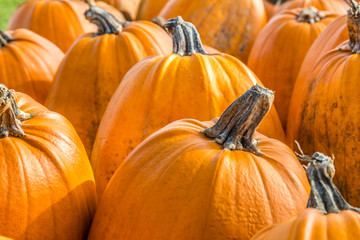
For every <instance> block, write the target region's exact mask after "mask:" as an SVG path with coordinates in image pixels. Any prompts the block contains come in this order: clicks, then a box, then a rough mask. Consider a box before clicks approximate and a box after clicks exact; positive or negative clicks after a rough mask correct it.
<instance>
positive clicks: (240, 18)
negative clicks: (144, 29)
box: [159, 0, 266, 62]
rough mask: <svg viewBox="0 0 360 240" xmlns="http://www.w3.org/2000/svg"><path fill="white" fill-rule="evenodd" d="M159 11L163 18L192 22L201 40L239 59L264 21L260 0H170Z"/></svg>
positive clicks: (242, 59) (243, 59)
mask: <svg viewBox="0 0 360 240" xmlns="http://www.w3.org/2000/svg"><path fill="white" fill-rule="evenodd" d="M159 15H160V16H161V17H164V18H166V19H169V18H175V17H177V16H182V17H183V18H184V20H186V21H189V22H192V23H193V24H194V25H195V26H196V28H197V29H198V31H199V33H200V35H201V36H202V39H203V42H204V44H206V45H209V46H211V47H214V48H216V49H218V50H219V51H221V52H225V53H228V54H231V55H233V56H235V57H237V58H239V59H240V60H241V61H243V62H246V61H247V58H248V56H249V53H250V50H251V46H252V45H253V42H254V40H255V38H256V36H257V35H258V33H259V32H260V30H261V29H262V28H263V27H264V26H265V24H266V13H265V9H264V4H263V2H262V0H231V1H223V0H204V1H188V0H170V1H168V3H167V4H166V5H165V6H164V8H163V9H162V10H161V12H160V14H159Z"/></svg>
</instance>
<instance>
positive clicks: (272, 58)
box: [248, 8, 338, 128]
mask: <svg viewBox="0 0 360 240" xmlns="http://www.w3.org/2000/svg"><path fill="white" fill-rule="evenodd" d="M302 11H303V9H302V8H297V9H292V10H288V11H284V12H281V13H278V14H277V15H276V16H274V17H273V18H272V19H271V21H270V22H269V23H268V24H267V25H266V26H265V27H264V29H263V30H262V31H261V32H260V34H259V35H258V37H257V38H256V40H255V43H254V45H253V48H252V50H251V52H250V56H249V61H248V66H249V68H250V69H251V70H253V71H254V73H255V74H256V75H257V76H258V77H259V79H260V80H261V81H262V82H263V83H264V85H265V86H266V87H268V88H270V89H271V90H274V91H275V92H276V98H275V102H274V104H275V107H276V109H277V111H278V114H279V117H280V120H281V123H282V125H283V127H284V128H286V123H287V116H288V109H289V103H290V98H291V93H292V89H293V86H294V84H295V80H296V77H297V75H298V72H299V70H300V67H301V64H302V62H303V59H304V58H305V56H306V53H307V51H308V50H309V48H310V47H311V45H312V43H313V42H314V41H315V39H316V38H317V36H318V35H319V34H320V33H321V31H322V30H323V29H324V28H325V27H326V26H327V25H328V24H329V23H330V22H332V21H333V20H334V19H335V18H336V17H337V16H338V15H337V14H334V13H324V14H325V17H324V18H322V19H321V20H320V21H318V22H315V23H307V22H300V21H299V20H298V15H299V14H300V13H301V12H302ZM294 46H296V47H294Z"/></svg>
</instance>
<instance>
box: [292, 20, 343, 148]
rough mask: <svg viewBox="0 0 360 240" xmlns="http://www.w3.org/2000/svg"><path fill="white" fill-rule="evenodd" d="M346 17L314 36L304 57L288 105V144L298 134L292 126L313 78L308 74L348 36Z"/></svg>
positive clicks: (297, 118)
mask: <svg viewBox="0 0 360 240" xmlns="http://www.w3.org/2000/svg"><path fill="white" fill-rule="evenodd" d="M346 19H347V18H346V15H343V16H341V17H338V18H337V19H336V20H334V21H333V22H332V23H330V24H329V25H328V26H327V27H326V28H325V29H324V30H323V31H322V32H321V33H320V35H319V36H318V37H317V38H316V40H315V41H314V43H313V44H312V45H311V47H310V49H309V51H308V52H307V54H306V57H305V58H304V61H303V64H302V65H301V68H300V71H299V74H298V76H297V78H296V81H295V84H294V88H293V92H292V95H291V100H290V105H289V106H290V107H289V114H288V121H287V135H286V136H287V138H288V144H289V145H292V143H293V142H294V140H296V139H297V136H298V133H295V132H294V129H295V127H294V126H297V125H298V124H299V122H301V115H300V114H301V113H300V111H299V110H300V107H299V106H301V105H302V104H303V102H304V97H305V94H306V91H307V89H308V88H309V86H310V85H311V84H312V81H313V79H311V78H309V77H310V76H309V75H311V72H312V69H313V67H314V66H315V65H316V63H317V61H318V59H320V58H321V57H322V56H323V55H325V53H326V52H328V51H330V50H332V49H334V48H336V46H338V45H339V44H340V43H342V42H343V41H345V40H347V39H348V38H349V32H348V29H347V24H346Z"/></svg>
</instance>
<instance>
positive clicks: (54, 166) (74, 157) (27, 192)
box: [0, 84, 97, 240]
mask: <svg viewBox="0 0 360 240" xmlns="http://www.w3.org/2000/svg"><path fill="white" fill-rule="evenodd" d="M16 96H17V97H16ZM0 102H1V106H0V113H1V128H0V136H1V138H0V171H1V173H0V174H1V178H2V181H1V184H0V190H1V192H2V194H1V195H0V226H1V228H0V234H1V235H4V236H7V237H11V238H14V239H34V240H38V239H84V238H85V237H86V236H87V232H88V229H89V227H90V223H91V220H92V218H93V215H94V214H95V209H96V205H97V201H96V192H95V182H94V177H93V173H92V170H91V166H90V163H89V160H88V157H87V155H86V152H85V149H84V147H83V145H82V143H81V141H80V138H79V137H78V136H77V134H76V131H75V129H74V128H73V127H72V125H71V124H70V122H69V121H67V120H66V119H65V118H64V117H63V116H61V115H60V114H57V113H55V112H50V111H48V110H47V109H46V108H45V107H44V106H42V105H40V104H39V103H37V102H35V101H34V100H33V99H32V98H30V97H29V96H27V95H25V94H21V93H17V94H16V95H15V93H14V91H12V90H8V89H7V88H6V87H5V86H4V85H3V84H1V85H0Z"/></svg>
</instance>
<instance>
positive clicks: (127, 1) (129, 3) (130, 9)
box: [96, 0, 142, 20]
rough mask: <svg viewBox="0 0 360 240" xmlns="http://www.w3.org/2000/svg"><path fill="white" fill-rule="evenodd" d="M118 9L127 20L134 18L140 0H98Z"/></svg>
mask: <svg viewBox="0 0 360 240" xmlns="http://www.w3.org/2000/svg"><path fill="white" fill-rule="evenodd" d="M96 1H98V0H96ZM100 1H104V2H106V3H108V4H110V5H111V6H113V7H115V8H117V9H119V10H120V11H121V13H122V14H123V15H124V17H125V18H126V19H127V20H134V19H136V14H137V12H138V9H139V4H140V2H141V1H142V0H100Z"/></svg>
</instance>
